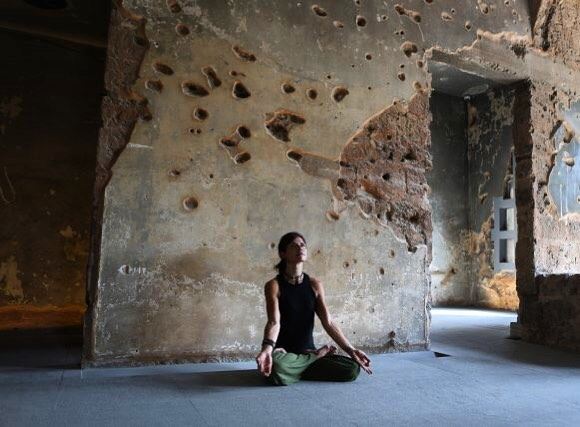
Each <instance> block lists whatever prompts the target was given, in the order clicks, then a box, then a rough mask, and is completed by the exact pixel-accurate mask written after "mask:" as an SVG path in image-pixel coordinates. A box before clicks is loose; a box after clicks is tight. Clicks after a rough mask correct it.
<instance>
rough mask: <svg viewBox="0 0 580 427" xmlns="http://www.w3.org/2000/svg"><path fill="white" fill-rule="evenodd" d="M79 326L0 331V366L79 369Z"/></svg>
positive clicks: (80, 336)
mask: <svg viewBox="0 0 580 427" xmlns="http://www.w3.org/2000/svg"><path fill="white" fill-rule="evenodd" d="M82 340H83V338H82V330H81V328H80V327H66V328H49V329H18V330H9V331H0V369H3V370H5V368H32V369H45V368H46V369H79V368H80V363H81V353H82V342H83V341H82Z"/></svg>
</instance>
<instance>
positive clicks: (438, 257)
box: [428, 92, 473, 306]
mask: <svg viewBox="0 0 580 427" xmlns="http://www.w3.org/2000/svg"><path fill="white" fill-rule="evenodd" d="M429 106H430V110H431V113H432V115H433V121H432V123H431V128H430V129H431V154H432V156H433V169H432V170H431V172H430V173H429V175H428V182H429V186H430V187H431V194H430V195H429V200H430V202H431V208H432V212H433V214H432V215H433V216H432V218H433V260H432V261H431V265H430V267H429V271H430V273H431V296H432V304H433V305H434V306H469V305H472V304H473V295H472V287H471V285H470V264H469V257H468V252H469V246H468V245H466V243H468V241H469V240H468V239H469V235H470V233H469V208H468V207H469V204H468V203H467V200H468V199H467V190H468V177H469V173H468V163H467V114H466V105H465V101H464V100H463V99H462V98H459V97H456V96H451V95H446V94H443V93H440V92H434V93H432V94H431V98H430V100H429Z"/></svg>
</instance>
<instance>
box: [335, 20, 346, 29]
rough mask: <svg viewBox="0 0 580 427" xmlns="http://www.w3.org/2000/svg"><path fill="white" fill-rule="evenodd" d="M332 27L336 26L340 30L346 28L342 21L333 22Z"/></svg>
mask: <svg viewBox="0 0 580 427" xmlns="http://www.w3.org/2000/svg"><path fill="white" fill-rule="evenodd" d="M332 25H334V27H335V28H338V29H340V28H344V24H343V23H342V22H340V21H333V22H332Z"/></svg>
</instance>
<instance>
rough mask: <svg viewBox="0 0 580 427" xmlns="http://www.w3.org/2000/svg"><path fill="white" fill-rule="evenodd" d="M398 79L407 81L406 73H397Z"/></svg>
mask: <svg viewBox="0 0 580 427" xmlns="http://www.w3.org/2000/svg"><path fill="white" fill-rule="evenodd" d="M397 77H398V78H399V80H401V81H402V82H404V81H405V78H406V77H405V73H403V72H402V71H400V72H399V73H397Z"/></svg>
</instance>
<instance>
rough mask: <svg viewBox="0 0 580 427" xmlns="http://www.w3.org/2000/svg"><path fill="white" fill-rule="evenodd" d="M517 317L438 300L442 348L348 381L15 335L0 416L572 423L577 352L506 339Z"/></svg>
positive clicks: (187, 421)
mask: <svg viewBox="0 0 580 427" xmlns="http://www.w3.org/2000/svg"><path fill="white" fill-rule="evenodd" d="M514 320H515V315H512V314H509V313H502V312H492V311H475V310H458V309H453V310H452V309H437V310H434V311H433V332H432V350H433V351H436V352H440V353H443V354H445V355H449V356H445V357H436V355H435V354H434V353H433V352H419V353H406V354H388V355H375V356H373V357H372V360H373V365H374V372H375V373H374V375H372V376H367V375H364V374H361V377H360V378H359V379H358V380H357V381H356V382H354V383H346V384H333V383H312V382H302V383H299V384H295V385H293V386H290V387H270V386H266V385H264V383H263V382H262V381H261V379H260V378H259V377H257V376H256V374H255V371H254V370H253V368H254V363H253V362H248V363H229V364H205V365H193V364H192V365H173V366H159V367H148V368H131V369H89V370H83V371H80V370H79V369H78V359H79V355H78V353H79V344H78V342H75V340H74V339H70V340H67V339H66V337H65V338H62V337H59V340H60V343H58V344H54V342H53V341H54V340H52V341H51V340H50V339H48V338H47V339H46V342H42V341H38V340H36V342H35V344H34V345H32V344H30V343H29V341H30V339H29V338H27V337H20V340H21V342H20V344H19V345H14V342H15V339H14V337H12V340H11V343H12V344H11V345H0V350H1V352H0V425H2V426H21V425H35V426H38V425H58V426H69V425H70V426H80V425H95V426H97V425H98V426H101V425H120V426H121V425H122V426H128V425H139V426H141V425H172V426H175V425H314V424H317V425H494V426H495V425H526V426H529V425H542V426H545V425H570V426H572V425H575V426H578V425H580V357H579V356H578V355H576V354H571V353H565V352H560V351H556V350H551V349H548V348H544V347H541V346H536V345H532V344H527V343H524V342H521V341H513V340H509V339H506V337H507V335H508V329H509V323H510V322H511V321H514ZM16 341H18V339H16ZM39 348H42V350H39Z"/></svg>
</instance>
